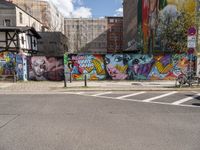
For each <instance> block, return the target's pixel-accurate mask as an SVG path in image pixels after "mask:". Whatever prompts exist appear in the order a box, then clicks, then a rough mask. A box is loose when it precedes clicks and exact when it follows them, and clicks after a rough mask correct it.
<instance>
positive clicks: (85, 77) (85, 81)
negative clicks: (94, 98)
mask: <svg viewBox="0 0 200 150" xmlns="http://www.w3.org/2000/svg"><path fill="white" fill-rule="evenodd" d="M84 83H85V87H87V75H86V74H85V75H84Z"/></svg>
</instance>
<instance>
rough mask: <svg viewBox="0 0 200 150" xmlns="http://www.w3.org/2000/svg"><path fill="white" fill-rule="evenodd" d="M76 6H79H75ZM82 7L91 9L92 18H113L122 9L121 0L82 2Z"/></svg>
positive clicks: (88, 0) (89, 0)
mask: <svg viewBox="0 0 200 150" xmlns="http://www.w3.org/2000/svg"><path fill="white" fill-rule="evenodd" d="M76 6H80V5H77V4H76ZM83 6H85V7H88V8H91V12H92V16H93V17H97V18H99V17H103V16H113V15H116V13H117V12H116V11H117V10H118V9H119V8H120V7H122V1H121V0H83Z"/></svg>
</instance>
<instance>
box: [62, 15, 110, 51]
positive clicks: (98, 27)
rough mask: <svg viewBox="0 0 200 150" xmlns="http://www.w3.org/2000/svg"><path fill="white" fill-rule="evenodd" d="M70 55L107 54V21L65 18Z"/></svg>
mask: <svg viewBox="0 0 200 150" xmlns="http://www.w3.org/2000/svg"><path fill="white" fill-rule="evenodd" d="M65 35H66V37H67V38H68V39H69V52H71V53H101V54H104V53H107V19H106V18H104V19H84V18H72V19H68V18H65Z"/></svg>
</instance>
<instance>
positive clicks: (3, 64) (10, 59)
mask: <svg viewBox="0 0 200 150" xmlns="http://www.w3.org/2000/svg"><path fill="white" fill-rule="evenodd" d="M15 64H16V63H15V55H14V54H12V53H8V52H3V53H0V75H13V74H14V71H15Z"/></svg>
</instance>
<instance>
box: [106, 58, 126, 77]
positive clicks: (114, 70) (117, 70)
mask: <svg viewBox="0 0 200 150" xmlns="http://www.w3.org/2000/svg"><path fill="white" fill-rule="evenodd" d="M105 63H106V70H107V72H108V75H109V76H110V77H111V78H112V79H114V80H116V79H118V80H124V79H126V78H127V77H128V75H127V73H126V71H127V68H128V65H127V64H124V58H123V55H119V54H116V55H114V54H112V55H111V54H110V55H109V54H108V55H106V56H105Z"/></svg>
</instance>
